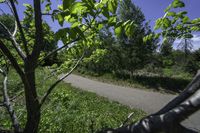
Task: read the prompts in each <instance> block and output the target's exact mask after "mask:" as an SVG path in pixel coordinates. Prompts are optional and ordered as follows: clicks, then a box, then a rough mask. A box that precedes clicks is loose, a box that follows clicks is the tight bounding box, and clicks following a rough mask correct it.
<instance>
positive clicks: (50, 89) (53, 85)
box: [40, 52, 85, 108]
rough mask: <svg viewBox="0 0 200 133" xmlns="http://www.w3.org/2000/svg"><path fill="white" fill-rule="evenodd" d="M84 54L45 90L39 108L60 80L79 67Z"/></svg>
mask: <svg viewBox="0 0 200 133" xmlns="http://www.w3.org/2000/svg"><path fill="white" fill-rule="evenodd" d="M84 54H85V52H84V53H83V55H82V56H81V58H80V59H79V60H78V61H77V62H76V64H75V65H74V67H73V68H72V69H71V70H70V71H69V72H68V73H67V74H65V75H63V76H62V77H61V78H59V79H58V80H57V81H56V82H55V83H54V84H52V85H51V86H50V87H49V89H48V90H47V92H46V94H45V95H44V96H43V98H42V100H41V103H40V108H41V107H42V105H43V104H44V102H45V101H46V99H47V97H48V96H49V95H50V94H51V92H52V91H53V89H54V88H55V87H56V85H57V84H58V83H60V82H61V81H62V80H64V79H65V78H66V77H68V76H69V75H70V74H71V73H72V72H73V71H74V69H75V68H76V67H77V66H78V65H79V63H80V61H81V60H82V59H83V57H84Z"/></svg>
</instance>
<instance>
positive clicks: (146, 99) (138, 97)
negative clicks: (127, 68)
mask: <svg viewBox="0 0 200 133" xmlns="http://www.w3.org/2000/svg"><path fill="white" fill-rule="evenodd" d="M64 81H65V82H67V83H71V85H72V86H75V87H79V88H81V89H83V90H86V91H90V92H94V93H96V94H98V95H100V96H103V97H106V98H108V99H110V100H114V101H118V102H119V103H121V104H124V105H127V106H129V107H131V108H138V109H142V110H144V111H145V112H147V113H148V114H150V113H154V112H156V111H158V110H159V109H161V108H162V107H163V106H164V105H165V104H166V103H168V102H169V101H170V100H171V99H173V98H174V97H175V95H170V94H161V93H158V92H151V91H145V90H139V89H134V88H129V87H122V86H117V85H112V84H107V83H102V82H99V81H94V80H91V79H87V78H84V77H81V76H78V75H73V74H71V75H70V76H69V77H67V78H66V79H65V80H64ZM127 115H128V114H127ZM183 124H184V125H187V127H191V128H196V129H198V130H200V111H199V112H197V113H196V114H194V115H193V116H191V118H189V119H188V120H186V121H185V122H184V123H183Z"/></svg>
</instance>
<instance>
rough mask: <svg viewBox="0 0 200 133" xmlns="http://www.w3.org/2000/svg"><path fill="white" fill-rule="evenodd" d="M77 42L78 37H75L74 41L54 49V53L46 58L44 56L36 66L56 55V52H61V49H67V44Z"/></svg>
mask: <svg viewBox="0 0 200 133" xmlns="http://www.w3.org/2000/svg"><path fill="white" fill-rule="evenodd" d="M78 40H79V37H77V38H76V39H74V40H72V41H70V42H68V43H66V44H65V45H63V46H61V47H59V48H57V49H55V50H54V51H52V52H50V53H49V54H48V55H47V56H45V57H44V58H43V59H42V60H40V61H39V62H38V65H39V64H41V63H42V62H43V61H44V60H46V59H48V58H49V57H51V56H52V55H54V54H56V53H57V52H58V51H60V50H62V49H63V48H69V46H68V45H69V44H71V43H74V42H76V41H78Z"/></svg>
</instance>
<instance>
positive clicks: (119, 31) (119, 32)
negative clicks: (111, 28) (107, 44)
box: [115, 26, 122, 36]
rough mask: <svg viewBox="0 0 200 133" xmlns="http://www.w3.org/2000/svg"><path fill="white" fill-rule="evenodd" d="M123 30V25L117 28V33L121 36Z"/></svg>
mask: <svg viewBox="0 0 200 133" xmlns="http://www.w3.org/2000/svg"><path fill="white" fill-rule="evenodd" d="M121 32H122V27H121V26H119V27H116V28H115V34H116V35H117V36H120V34H121Z"/></svg>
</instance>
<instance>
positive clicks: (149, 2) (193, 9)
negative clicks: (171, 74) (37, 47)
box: [0, 0, 200, 49]
mask: <svg viewBox="0 0 200 133" xmlns="http://www.w3.org/2000/svg"><path fill="white" fill-rule="evenodd" d="M18 1H19V5H18V6H17V10H18V12H19V16H20V18H21V19H22V18H23V11H24V9H25V8H24V7H23V3H28V2H27V1H28V0H18ZM58 1H59V0H58ZM58 1H57V0H54V2H53V8H54V9H55V8H56V7H57V5H58V4H60V2H58ZM132 1H133V2H134V3H135V4H136V5H137V6H139V7H140V8H141V10H142V12H143V13H144V15H145V17H146V20H147V21H148V20H150V25H151V27H152V28H153V26H154V24H155V20H156V19H157V18H160V17H162V16H163V15H164V9H165V8H166V7H167V6H168V5H169V4H170V3H171V2H172V0H132ZM29 2H30V0H29ZM184 2H185V3H186V7H185V8H184V10H187V11H188V16H189V17H190V19H194V18H198V17H200V0H184ZM0 8H1V9H3V10H4V12H10V11H9V9H8V8H7V7H6V6H5V5H2V4H1V5H0ZM43 18H44V19H45V20H46V21H47V22H48V23H49V24H50V26H51V27H52V30H53V31H57V29H59V28H60V26H59V24H58V23H57V22H56V21H55V22H52V21H51V19H50V17H47V16H44V17H43ZM192 41H193V45H194V49H197V48H200V34H197V33H195V34H194V38H193V39H192ZM179 42H180V40H176V41H175V46H176V45H177V44H178V43H179Z"/></svg>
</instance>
